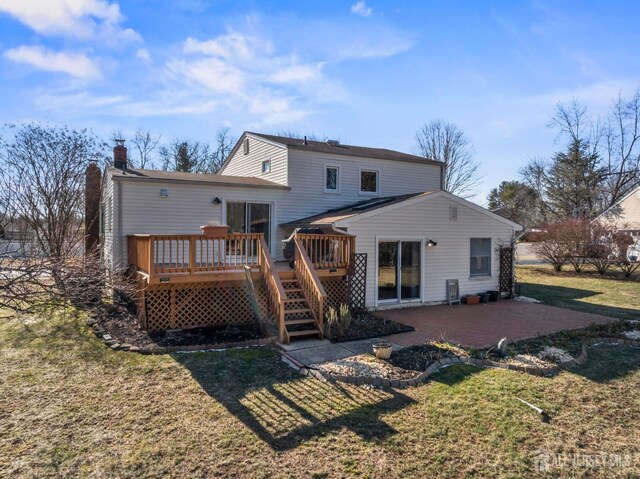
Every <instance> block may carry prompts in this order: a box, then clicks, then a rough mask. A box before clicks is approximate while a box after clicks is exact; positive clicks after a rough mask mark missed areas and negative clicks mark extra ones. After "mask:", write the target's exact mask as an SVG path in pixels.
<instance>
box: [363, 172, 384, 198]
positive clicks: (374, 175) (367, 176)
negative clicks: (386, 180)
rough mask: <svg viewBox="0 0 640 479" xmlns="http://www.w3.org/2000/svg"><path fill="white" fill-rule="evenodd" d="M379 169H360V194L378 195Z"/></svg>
mask: <svg viewBox="0 0 640 479" xmlns="http://www.w3.org/2000/svg"><path fill="white" fill-rule="evenodd" d="M379 176H380V174H379V172H378V170H360V194H362V195H377V194H378V193H379V192H380V178H379Z"/></svg>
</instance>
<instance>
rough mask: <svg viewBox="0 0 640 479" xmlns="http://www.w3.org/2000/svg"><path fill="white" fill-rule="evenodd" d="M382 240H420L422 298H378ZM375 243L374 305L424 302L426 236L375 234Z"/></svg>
mask: <svg viewBox="0 0 640 479" xmlns="http://www.w3.org/2000/svg"><path fill="white" fill-rule="evenodd" d="M381 241H415V242H418V241H419V242H420V298H414V299H405V300H402V299H400V298H398V299H383V300H378V254H379V253H378V248H379V247H380V242H381ZM375 242H376V243H375V244H376V248H375V257H374V261H373V263H374V266H373V268H374V269H373V271H374V276H373V278H374V279H373V292H374V302H373V306H374V307H378V306H387V305H392V304H410V303H424V301H425V297H426V296H425V289H426V283H425V270H426V268H425V261H426V259H427V258H426V251H425V245H426V239H425V237H424V236H402V235H400V236H378V235H375Z"/></svg>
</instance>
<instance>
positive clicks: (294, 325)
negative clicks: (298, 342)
mask: <svg viewBox="0 0 640 479" xmlns="http://www.w3.org/2000/svg"><path fill="white" fill-rule="evenodd" d="M282 286H283V287H284V291H285V293H286V296H287V297H286V298H285V299H284V325H285V328H286V330H287V334H288V335H289V337H290V338H294V337H298V338H299V337H306V336H318V337H322V332H321V331H320V329H319V328H318V323H317V322H316V320H315V318H314V317H313V315H312V313H311V308H310V307H309V302H308V301H307V298H306V297H305V296H304V291H303V290H302V288H301V287H300V283H299V281H298V279H297V278H296V277H295V276H294V277H293V278H288V279H283V280H282Z"/></svg>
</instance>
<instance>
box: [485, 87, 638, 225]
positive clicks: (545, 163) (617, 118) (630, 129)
mask: <svg viewBox="0 0 640 479" xmlns="http://www.w3.org/2000/svg"><path fill="white" fill-rule="evenodd" d="M549 126H550V127H551V128H553V129H554V130H555V131H556V132H557V141H559V142H562V143H563V144H564V145H565V146H564V147H563V148H562V149H561V150H559V151H557V152H555V153H554V154H553V155H552V156H551V157H550V158H531V159H530V160H529V161H528V162H527V164H526V165H525V166H524V167H523V168H522V169H521V171H520V178H519V179H518V180H514V181H504V182H502V183H501V184H500V185H499V186H498V187H496V188H494V189H493V190H491V192H490V194H489V196H488V198H487V201H488V204H489V208H490V209H499V210H500V211H501V213H502V214H504V215H505V216H507V217H508V218H510V219H513V220H514V221H516V222H518V223H521V224H524V225H528V226H531V225H538V226H539V225H542V224H546V223H549V222H554V221H558V220H564V219H582V218H586V219H593V218H595V217H596V216H598V215H599V214H600V213H602V212H603V211H605V210H607V209H608V208H610V207H611V206H613V205H614V204H615V203H616V202H617V201H619V200H620V199H621V198H622V197H624V196H625V195H626V194H627V193H628V192H629V191H630V190H631V189H633V188H634V187H635V186H637V185H638V184H639V183H640V90H639V91H636V92H635V93H634V94H633V95H632V96H631V97H630V98H624V97H622V96H621V95H619V96H618V98H616V99H615V100H614V101H613V102H612V104H611V108H610V110H609V112H608V114H607V115H606V116H605V117H604V118H601V117H596V116H594V115H593V114H592V113H591V112H590V110H589V108H588V107H587V105H585V104H584V103H581V102H579V101H578V100H573V101H571V102H568V103H560V104H558V105H557V106H556V109H555V112H554V114H553V116H552V118H551V122H550V124H549Z"/></svg>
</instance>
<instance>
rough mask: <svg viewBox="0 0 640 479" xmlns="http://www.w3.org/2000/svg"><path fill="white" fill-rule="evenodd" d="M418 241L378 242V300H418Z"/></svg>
mask: <svg viewBox="0 0 640 479" xmlns="http://www.w3.org/2000/svg"><path fill="white" fill-rule="evenodd" d="M421 251H422V242H421V241H380V242H378V301H380V302H399V301H414V300H417V299H420V288H421V285H422V280H421V278H422V274H421V264H420V258H421Z"/></svg>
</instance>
